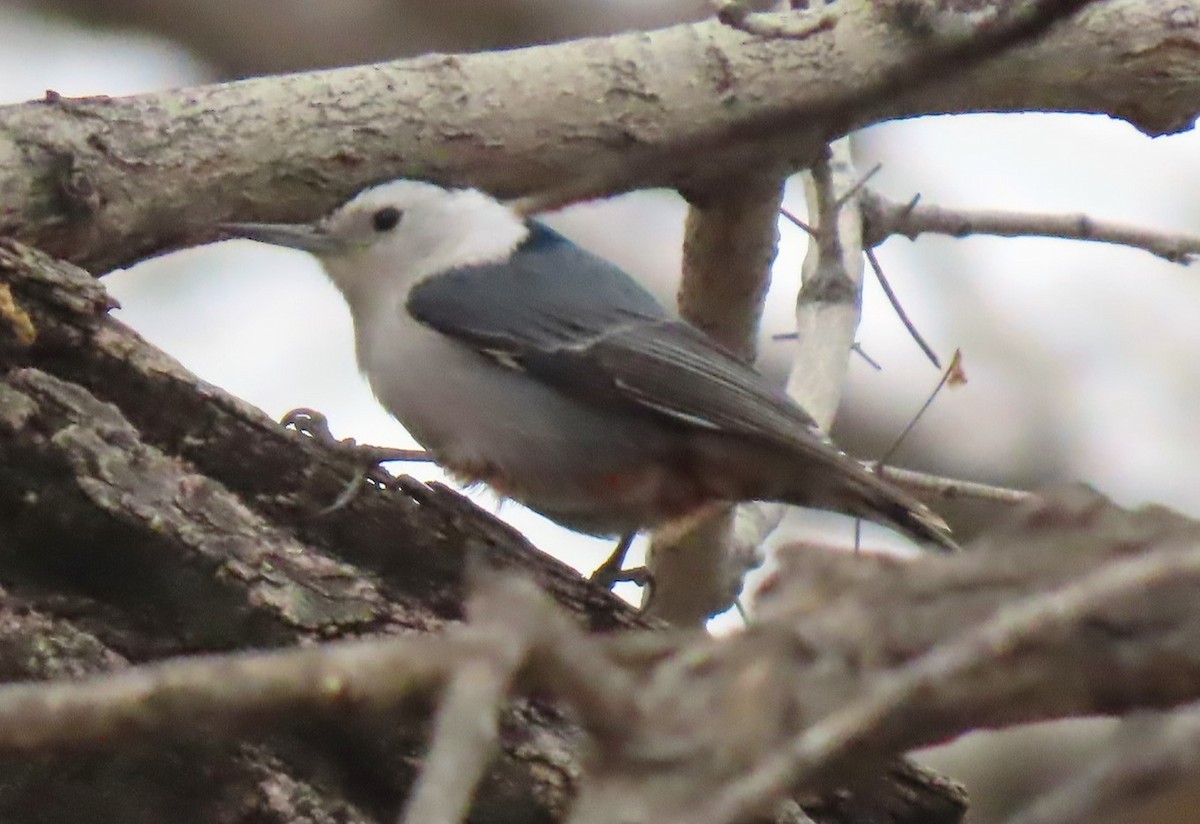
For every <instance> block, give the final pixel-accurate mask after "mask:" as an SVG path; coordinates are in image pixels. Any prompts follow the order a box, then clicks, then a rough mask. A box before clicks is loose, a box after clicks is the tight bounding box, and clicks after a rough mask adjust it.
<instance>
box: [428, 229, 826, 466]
mask: <svg viewBox="0 0 1200 824" xmlns="http://www.w3.org/2000/svg"><path fill="white" fill-rule="evenodd" d="M407 309H408V311H409V313H410V314H412V315H413V316H414V317H415V318H416V319H417V320H419V321H421V322H422V323H425V324H427V325H429V326H431V327H433V328H434V329H436V330H438V331H439V332H441V333H442V334H444V335H447V336H449V337H451V338H454V339H456V340H458V341H460V342H462V343H464V344H466V345H468V346H471V347H472V348H474V349H476V350H477V351H479V352H481V353H484V354H486V355H489V356H491V357H492V358H494V359H495V360H496V361H497V363H499V364H502V365H504V366H507V367H510V368H519V369H522V370H524V371H525V372H526V373H528V374H529V375H530V376H531V377H533V378H536V379H537V380H541V381H543V382H545V383H548V384H550V385H553V386H554V387H556V388H557V389H559V390H560V391H563V392H567V393H571V394H574V395H576V396H578V397H581V398H586V399H587V400H589V401H590V402H593V403H599V404H606V405H610V406H613V407H620V408H625V409H636V410H639V411H640V412H643V413H646V414H653V415H659V416H665V417H667V418H670V419H673V420H675V421H677V422H680V423H684V424H689V425H693V426H698V427H703V428H707V429H712V430H718V431H723V432H728V433H730V434H740V435H746V436H750V437H757V438H766V439H769V440H772V441H776V442H779V443H783V444H790V445H793V446H794V445H796V443H797V441H802V442H803V441H807V442H809V443H810V445H814V446H815V444H812V443H811V436H812V435H816V436H817V437H818V438H819V439H820V440H821V441H823V442H824V436H822V435H820V434H819V433H818V432H817V430H816V427H815V424H814V423H813V421H812V419H811V418H810V417H809V416H808V415H807V414H806V413H805V412H804V411H803V410H802V409H800V408H799V407H798V406H796V404H794V403H793V402H792V401H791V400H790V399H788V397H787V396H786V395H785V394H784V393H783V392H782V391H781V390H780V389H779V388H777V387H776V386H775V385H774V384H772V383H771V382H770V381H768V380H767V379H766V378H764V377H762V376H761V375H759V374H758V373H757V372H756V371H754V370H753V369H752V368H750V367H748V366H746V365H745V364H744V363H742V362H741V361H740V360H738V359H737V358H735V357H733V356H732V355H730V354H729V353H728V352H726V351H725V350H724V349H722V348H721V347H720V346H718V345H717V344H716V343H714V342H713V341H712V340H711V339H709V338H708V337H707V336H706V335H705V334H704V333H702V332H700V331H699V330H697V329H696V328H695V327H693V326H690V325H689V324H687V323H684V322H682V321H679V320H675V319H672V318H671V317H670V316H669V315H668V314H667V313H666V311H665V310H664V309H663V308H662V306H661V305H660V304H659V303H658V302H657V301H656V300H655V299H654V297H653V296H652V295H650V294H649V293H648V292H647V291H646V290H645V289H643V288H642V287H641V286H640V285H639V284H638V283H637V282H636V281H634V280H633V279H632V278H631V277H629V275H627V274H625V273H624V272H623V271H621V270H620V269H619V268H617V267H616V266H614V265H612V264H611V263H608V262H607V261H605V260H603V259H602V258H599V257H597V256H595V255H592V254H591V253H589V252H586V251H584V250H582V249H580V248H579V247H577V246H575V245H574V244H572V243H570V241H567V240H566V239H565V238H563V237H562V236H561V235H558V234H557V233H555V232H553V231H552V230H550V229H548V228H546V227H545V226H542V225H541V224H537V223H532V224H531V233H530V237H529V239H528V240H527V241H526V242H525V243H524V244H523V245H522V246H521V247H520V248H519V249H518V250H517V251H516V252H514V254H513V255H512V257H511V258H510V259H509V260H508V261H507V262H505V263H503V264H487V265H479V266H471V267H464V268H462V269H458V270H455V271H453V272H450V273H447V274H445V275H440V276H438V277H435V278H431V279H429V280H427V281H425V282H423V283H421V284H418V285H417V286H415V287H414V288H413V289H412V291H411V292H410V295H409V299H408V304H407ZM822 446H824V443H822ZM818 448H820V447H818Z"/></svg>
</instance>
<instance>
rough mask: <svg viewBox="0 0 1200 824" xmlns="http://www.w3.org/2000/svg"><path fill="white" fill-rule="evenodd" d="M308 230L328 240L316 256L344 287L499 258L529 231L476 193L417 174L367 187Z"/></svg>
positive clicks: (408, 281) (408, 278)
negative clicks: (415, 177) (424, 179)
mask: <svg viewBox="0 0 1200 824" xmlns="http://www.w3.org/2000/svg"><path fill="white" fill-rule="evenodd" d="M314 229H315V230H316V232H317V234H319V235H324V236H326V237H327V238H329V240H331V241H333V244H332V248H330V249H329V250H321V251H318V252H316V254H317V257H318V258H320V260H321V263H322V264H323V265H324V267H325V269H326V271H327V272H329V275H330V277H331V278H332V279H333V281H334V283H336V284H337V285H338V286H339V287H341V288H342V289H343V291H346V292H349V291H352V290H356V289H357V288H360V287H362V286H364V285H365V284H363V283H362V281H363V280H364V279H366V280H370V281H373V282H376V283H378V281H380V280H387V281H390V282H391V283H392V284H395V285H401V284H402V285H403V286H404V287H408V286H411V285H412V284H413V283H416V282H417V281H419V280H421V279H422V278H425V277H427V276H429V275H433V274H437V273H438V272H442V271H446V270H447V269H453V268H456V267H459V266H465V265H469V264H473V263H486V262H490V261H494V260H503V259H505V258H507V257H508V255H509V254H510V253H511V252H512V250H513V249H514V248H515V247H516V246H517V244H518V243H520V242H521V241H522V240H524V238H525V236H526V234H527V233H528V232H527V229H526V228H525V222H524V220H523V219H521V218H520V217H519V216H517V215H516V214H514V213H513V212H512V210H511V209H509V208H508V207H507V206H505V205H504V204H502V203H500V202H498V201H497V200H495V199H493V198H492V197H490V196H488V195H486V194H483V193H482V192H479V191H477V190H475V189H452V190H447V189H443V188H441V187H440V186H435V185H433V184H431V183H423V182H420V181H415V180H395V181H392V182H391V183H385V184H383V185H381V186H376V187H374V188H372V189H367V190H366V191H364V192H362V193H360V194H359V195H358V196H356V197H355V198H354V199H353V200H351V201H349V202H348V203H346V205H344V206H342V207H341V208H340V209H338V210H337V211H336V212H333V213H332V214H330V215H329V216H328V217H326V218H324V219H323V220H321V221H319V222H318V223H317V224H316V225H315V227H314Z"/></svg>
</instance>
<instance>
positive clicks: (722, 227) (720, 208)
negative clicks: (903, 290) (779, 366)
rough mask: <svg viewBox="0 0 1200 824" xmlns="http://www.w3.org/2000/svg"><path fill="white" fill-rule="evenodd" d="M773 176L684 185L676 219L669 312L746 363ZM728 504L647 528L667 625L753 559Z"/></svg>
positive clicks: (732, 588)
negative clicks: (679, 273)
mask: <svg viewBox="0 0 1200 824" xmlns="http://www.w3.org/2000/svg"><path fill="white" fill-rule="evenodd" d="M783 183H784V181H783V176H782V175H780V174H775V175H763V176H761V177H754V178H747V177H746V176H742V177H739V178H738V179H737V180H736V181H734V180H732V179H730V180H726V181H724V183H723V184H722V185H721V186H720V187H719V188H715V189H709V190H705V191H703V192H690V193H689V201H690V206H689V208H688V216H687V221H686V223H685V224H684V241H683V278H682V280H681V281H680V286H679V296H678V303H679V313H680V315H681V316H682V317H684V318H685V319H687V320H688V321H690V322H691V323H693V324H695V325H696V326H697V327H699V328H700V329H703V330H704V331H705V332H707V333H708V334H709V335H710V336H711V337H712V338H713V339H714V340H716V341H718V342H719V343H720V344H721V345H723V346H724V347H725V348H726V349H728V350H729V351H731V352H734V353H736V354H737V355H739V356H740V357H742V358H743V359H745V360H746V362H748V363H753V362H754V358H755V355H756V354H757V349H758V324H759V320H760V319H761V317H762V311H763V302H764V301H765V300H766V296H767V287H768V286H769V284H770V276H771V263H772V262H773V261H774V259H775V251H776V243H777V241H778V234H779V233H778V229H777V225H778V222H779V207H780V203H781V202H782V199H783ZM734 512H735V507H733V506H732V505H727V506H722V507H720V508H718V509H717V510H716V511H714V512H712V513H711V514H709V515H706V516H705V517H703V518H701V519H698V520H696V521H694V522H692V523H689V524H688V525H687V527H686V528H685V529H680V528H678V525H677V524H673V525H668V527H667V528H666V529H660V530H656V531H655V532H654V534H653V535H652V538H651V545H650V549H649V551H648V552H647V554H646V568H647V570H648V571H649V573H650V577H651V580H652V582H653V586H652V588H651V590H650V597H649V599H648V600H647V602H646V603H647V610H648V612H649V613H650V614H651V615H654V616H656V617H659V618H662V619H663V620H665V621H667V622H669V623H671V624H674V625H676V626H703V625H704V622H705V621H706V620H707V619H708V618H709V617H710V616H712V615H716V614H717V613H720V612H724V611H725V610H727V609H729V607H730V606H732V605H733V602H734V600H735V599H736V598H737V596H738V593H740V592H741V590H742V579H743V577H744V576H745V574H746V571H747V569H749V568H750V566H752V565H753V564H754V563H755V562H756V559H757V556H756V554H755V553H754V552H753V546H752V547H751V548H750V549H751V551H749V552H747V551H745V547H743V545H742V544H741V543H740V542H739V541H738V540H737V536H736V535H735V534H734V532H733V526H734Z"/></svg>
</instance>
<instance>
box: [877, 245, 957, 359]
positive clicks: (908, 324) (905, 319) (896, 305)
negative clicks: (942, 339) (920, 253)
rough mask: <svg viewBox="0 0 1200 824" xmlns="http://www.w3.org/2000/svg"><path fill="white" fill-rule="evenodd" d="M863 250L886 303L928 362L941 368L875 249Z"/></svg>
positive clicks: (935, 354)
mask: <svg viewBox="0 0 1200 824" xmlns="http://www.w3.org/2000/svg"><path fill="white" fill-rule="evenodd" d="M864 251H865V252H866V255H867V262H868V263H870V264H871V269H872V271H874V272H875V279H876V280H877V281H879V285H880V286H881V287H883V293H884V294H885V295H887V299H888V303H890V304H892V309H893V310H894V311H895V313H896V315H897V316H898V317H899V318H900V322H901V323H903V324H904V328H905V329H907V330H908V334H909V336H910V337H912V339H913V340H914V341H915V342H916V344H917V346H919V347H921V351H922V352H924V353H925V357H927V358H929V361H930V363H932V364H933V365H934V366H935V367H937V368H938V369H941V368H942V362H941V361H940V360H938V356H937V353H935V352H934V351H933V347H932V346H930V345H929V343H928V342H926V340H925V338H924V337H922V336H921V333H920V332H918V331H917V327H916V325H915V324H914V323H913V322H912V319H911V318H909V316H908V313H907V312H905V311H904V307H903V306H901V305H900V298H899V297H897V295H896V293H895V292H894V291H893V290H892V284H890V283H888V279H887V277H886V276H885V275H884V274H883V267H882V266H880V265H879V258H878V257H876V256H875V250H874V249H872V248H871V247H870V246H866V247H864Z"/></svg>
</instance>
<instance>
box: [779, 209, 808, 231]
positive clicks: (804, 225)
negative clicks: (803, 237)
mask: <svg viewBox="0 0 1200 824" xmlns="http://www.w3.org/2000/svg"><path fill="white" fill-rule="evenodd" d="M779 214H781V215H783V216H784V217H786V218H787V219H788V220H789V221H790V222H791V224H792V225H793V226H795V227H796V228H798V229H801V230H803V231H804V233H805V234H807V235H808V236H809V237H816V236H817V230H816V229H814V228H813V227H811V226H809V225H808V224H807V223H805V222H804V221H803V220H801V219H800V218H798V217H796V215H795V214H794V213H793V212H792V211H791V210H789V209H784V208H782V207H781V208H780V209H779Z"/></svg>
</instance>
